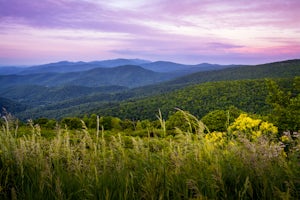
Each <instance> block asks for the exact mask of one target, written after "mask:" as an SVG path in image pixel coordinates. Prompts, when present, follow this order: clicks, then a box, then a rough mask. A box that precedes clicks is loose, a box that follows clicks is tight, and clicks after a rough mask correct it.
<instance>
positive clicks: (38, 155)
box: [0, 110, 300, 199]
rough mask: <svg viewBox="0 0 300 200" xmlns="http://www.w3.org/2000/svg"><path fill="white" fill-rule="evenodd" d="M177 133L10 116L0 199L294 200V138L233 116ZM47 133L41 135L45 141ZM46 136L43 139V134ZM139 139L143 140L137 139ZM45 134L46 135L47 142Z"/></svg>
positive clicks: (299, 170) (299, 166)
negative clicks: (213, 126) (221, 124)
mask: <svg viewBox="0 0 300 200" xmlns="http://www.w3.org/2000/svg"><path fill="white" fill-rule="evenodd" d="M178 112H180V113H181V114H182V116H184V119H183V121H184V124H185V126H184V128H180V127H173V129H172V131H170V128H166V121H165V120H164V119H163V117H162V116H161V115H158V121H159V122H160V126H159V127H158V128H156V127H147V128H144V129H142V130H139V131H132V132H131V133H130V132H128V131H121V130H105V129H104V128H103V126H102V127H101V126H100V124H99V118H97V122H96V124H97V127H96V128H95V129H91V128H88V127H87V126H86V125H85V123H84V121H82V128H80V129H76V130H70V129H68V127H67V126H61V125H59V124H57V125H56V127H55V128H54V129H53V130H47V129H45V128H43V127H41V126H39V125H38V124H34V123H33V122H32V121H29V123H28V124H27V125H26V131H24V128H22V127H19V126H18V122H17V120H16V119H15V118H14V117H12V116H11V115H9V114H8V115H6V116H3V117H2V129H1V131H0V198H1V199H299V198H300V178H299V177H300V161H299V155H300V152H299V151H300V142H299V140H300V138H299V135H298V133H296V132H294V133H292V132H285V133H279V132H278V128H277V127H276V126H274V125H273V124H272V123H269V122H267V121H264V120H262V119H255V118H253V117H251V116H249V115H247V114H241V115H240V116H239V117H238V118H236V119H235V121H234V122H232V123H231V124H229V125H228V128H227V130H226V131H223V132H217V131H213V132H210V131H209V130H208V129H207V127H206V126H205V125H204V124H203V123H202V121H201V120H198V119H196V117H194V116H192V115H191V114H189V113H187V112H184V111H181V110H180V111H178ZM46 133H47V134H48V137H46V135H47V134H46ZM50 133H51V134H50ZM141 133H143V134H141ZM49 134H50V136H49Z"/></svg>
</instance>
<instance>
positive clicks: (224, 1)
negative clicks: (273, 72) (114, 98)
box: [0, 0, 300, 65]
mask: <svg viewBox="0 0 300 200" xmlns="http://www.w3.org/2000/svg"><path fill="white" fill-rule="evenodd" d="M113 58H141V59H148V60H152V61H156V60H169V61H174V62H180V63H188V64H196V63H202V62H210V63H219V64H259V63H266V62H272V61H279V60H285V59H294V58H300V1H299V0H181V1H175V0H147V1H146V0H0V65H32V64H41V63H48V62H56V61H60V60H70V61H79V60H81V61H92V60H103V59H113Z"/></svg>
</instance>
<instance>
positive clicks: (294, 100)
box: [266, 77, 300, 132]
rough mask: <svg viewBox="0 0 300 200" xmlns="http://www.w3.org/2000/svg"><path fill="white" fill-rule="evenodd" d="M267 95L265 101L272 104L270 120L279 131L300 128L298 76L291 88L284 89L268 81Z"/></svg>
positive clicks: (297, 129)
mask: <svg viewBox="0 0 300 200" xmlns="http://www.w3.org/2000/svg"><path fill="white" fill-rule="evenodd" d="M267 83H268V89H269V95H268V97H267V100H266V101H267V103H268V104H270V105H271V106H272V112H271V113H270V115H269V119H270V121H272V122H273V123H274V124H275V125H277V126H278V127H279V129H280V130H281V131H292V132H293V131H299V130H300V77H295V79H294V83H293V88H292V90H290V91H284V90H283V89H282V88H280V87H279V86H278V84H277V83H276V82H274V81H272V80H269V81H268V82H267Z"/></svg>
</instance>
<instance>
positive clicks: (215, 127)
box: [201, 106, 242, 132]
mask: <svg viewBox="0 0 300 200" xmlns="http://www.w3.org/2000/svg"><path fill="white" fill-rule="evenodd" d="M241 113H242V111H241V110H239V109H237V108H236V107H234V106H231V107H229V109H228V110H214V111H211V112H209V113H208V114H206V115H205V116H204V117H203V118H202V119H201V120H202V122H203V123H204V124H205V125H206V126H207V127H208V129H209V131H211V132H213V131H220V132H224V131H226V130H227V128H228V126H229V125H230V124H231V123H232V122H234V120H235V119H236V118H237V117H238V116H239V115H240V114H241Z"/></svg>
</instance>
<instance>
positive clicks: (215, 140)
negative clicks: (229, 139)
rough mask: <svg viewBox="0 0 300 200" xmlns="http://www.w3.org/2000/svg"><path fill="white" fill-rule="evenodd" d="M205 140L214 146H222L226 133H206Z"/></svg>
mask: <svg viewBox="0 0 300 200" xmlns="http://www.w3.org/2000/svg"><path fill="white" fill-rule="evenodd" d="M205 139H206V140H207V141H209V142H211V143H212V144H214V145H217V146H223V145H224V143H225V141H226V133H223V132H216V131H214V132H212V133H207V134H206V135H205Z"/></svg>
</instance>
